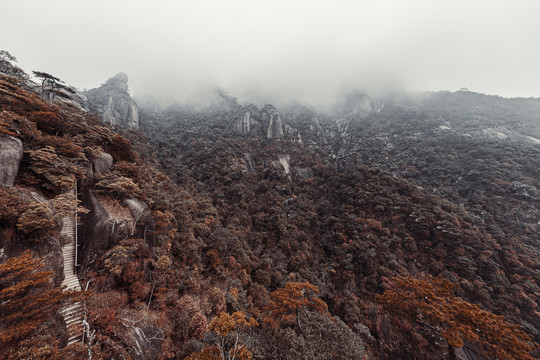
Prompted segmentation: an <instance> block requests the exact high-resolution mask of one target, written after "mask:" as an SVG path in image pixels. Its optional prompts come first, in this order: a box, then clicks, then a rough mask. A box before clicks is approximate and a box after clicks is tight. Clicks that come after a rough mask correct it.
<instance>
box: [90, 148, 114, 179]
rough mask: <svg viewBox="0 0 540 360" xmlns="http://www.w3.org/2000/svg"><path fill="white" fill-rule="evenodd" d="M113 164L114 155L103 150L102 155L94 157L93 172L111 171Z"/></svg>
mask: <svg viewBox="0 0 540 360" xmlns="http://www.w3.org/2000/svg"><path fill="white" fill-rule="evenodd" d="M112 164H113V157H112V156H111V155H109V154H107V153H106V152H102V153H101V156H100V157H98V158H95V159H92V165H93V166H92V167H93V174H95V175H101V174H106V173H108V172H110V171H111V166H112Z"/></svg>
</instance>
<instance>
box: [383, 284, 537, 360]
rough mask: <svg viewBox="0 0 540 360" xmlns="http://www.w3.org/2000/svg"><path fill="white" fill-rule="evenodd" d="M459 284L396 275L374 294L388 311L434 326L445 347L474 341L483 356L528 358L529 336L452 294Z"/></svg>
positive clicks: (507, 359)
mask: <svg viewBox="0 0 540 360" xmlns="http://www.w3.org/2000/svg"><path fill="white" fill-rule="evenodd" d="M458 289H459V285H457V284H454V283H452V282H451V281H449V280H447V279H444V278H442V276H439V277H436V278H435V277H432V276H429V275H428V276H423V277H421V278H413V277H412V276H407V277H402V276H399V277H396V278H393V279H392V280H391V281H390V282H389V283H388V285H387V290H386V291H385V292H384V293H383V294H382V295H379V296H378V297H377V300H378V301H379V303H380V304H381V305H382V306H383V308H384V309H385V310H387V311H389V312H390V313H393V314H396V315H399V316H405V317H407V318H410V319H413V320H415V321H416V322H417V323H418V324H420V325H424V326H428V327H432V328H435V329H437V331H439V332H440V333H441V334H442V335H443V336H444V337H445V338H446V340H447V342H448V345H449V346H453V347H457V348H461V347H462V346H463V345H464V344H465V343H474V344H475V345H477V348H478V349H479V350H480V351H481V352H482V353H483V354H485V355H486V356H491V357H496V358H498V359H500V360H517V359H519V360H532V359H533V358H532V357H531V356H530V352H531V351H532V350H533V345H532V336H530V335H527V334H526V333H524V332H523V331H522V330H521V329H520V327H519V326H517V325H515V324H511V323H508V322H506V321H505V320H504V318H503V317H502V316H499V315H495V314H493V313H491V312H489V311H486V310H483V309H481V308H480V307H479V306H478V305H475V304H471V303H469V302H467V301H465V300H463V299H462V298H460V297H458V296H456V295H454V293H455V292H456V291H457V290H458Z"/></svg>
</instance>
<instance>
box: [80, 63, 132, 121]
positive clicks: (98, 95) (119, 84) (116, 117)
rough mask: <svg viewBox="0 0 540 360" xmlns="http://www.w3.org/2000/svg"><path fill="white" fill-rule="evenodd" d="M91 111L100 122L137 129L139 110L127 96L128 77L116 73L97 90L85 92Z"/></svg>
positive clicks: (128, 95)
mask: <svg viewBox="0 0 540 360" xmlns="http://www.w3.org/2000/svg"><path fill="white" fill-rule="evenodd" d="M85 95H86V97H87V98H88V105H89V108H90V110H91V111H93V112H94V113H96V114H97V115H98V116H99V117H100V118H101V120H103V122H105V123H109V124H111V125H117V126H120V127H123V128H138V127H139V109H138V107H137V104H136V103H135V101H134V100H133V99H132V98H131V95H130V94H129V87H128V76H127V75H126V74H124V73H118V74H117V75H116V76H113V77H112V78H110V79H109V80H107V81H106V82H105V84H103V85H101V86H100V87H99V88H97V89H91V90H88V91H86V92H85Z"/></svg>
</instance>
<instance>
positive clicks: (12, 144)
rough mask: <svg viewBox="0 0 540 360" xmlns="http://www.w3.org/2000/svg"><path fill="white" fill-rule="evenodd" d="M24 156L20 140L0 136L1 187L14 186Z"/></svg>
mask: <svg viewBox="0 0 540 360" xmlns="http://www.w3.org/2000/svg"><path fill="white" fill-rule="evenodd" d="M22 156H23V146H22V142H21V141H20V140H19V139H16V138H14V137H11V136H0V186H8V187H11V186H13V183H14V182H15V177H16V176H17V171H19V164H20V162H21V160H22Z"/></svg>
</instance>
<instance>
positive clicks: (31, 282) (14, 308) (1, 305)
mask: <svg viewBox="0 0 540 360" xmlns="http://www.w3.org/2000/svg"><path fill="white" fill-rule="evenodd" d="M44 267H45V265H44V264H43V261H42V260H41V259H38V258H33V257H32V254H31V253H30V251H28V250H27V251H25V252H24V253H23V254H22V255H20V256H18V257H12V258H10V259H8V260H7V261H6V262H5V263H3V264H0V357H2V356H1V355H2V352H3V351H8V350H9V349H10V348H14V347H16V346H17V344H18V343H19V342H20V341H21V340H23V339H25V338H28V337H30V336H32V335H33V334H35V333H38V332H39V329H40V327H41V326H42V325H44V324H46V323H47V322H48V321H51V320H52V318H53V316H54V315H55V314H56V313H57V311H58V310H59V309H60V307H61V306H62V305H63V304H64V303H66V302H68V301H69V300H71V301H72V300H76V299H77V297H78V294H77V293H73V292H63V291H62V289H61V288H59V287H55V286H54V284H53V283H52V281H51V278H52V272H50V271H46V270H44Z"/></svg>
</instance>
